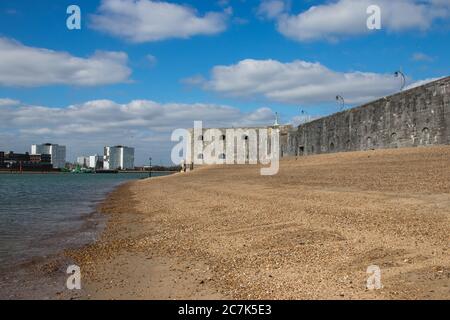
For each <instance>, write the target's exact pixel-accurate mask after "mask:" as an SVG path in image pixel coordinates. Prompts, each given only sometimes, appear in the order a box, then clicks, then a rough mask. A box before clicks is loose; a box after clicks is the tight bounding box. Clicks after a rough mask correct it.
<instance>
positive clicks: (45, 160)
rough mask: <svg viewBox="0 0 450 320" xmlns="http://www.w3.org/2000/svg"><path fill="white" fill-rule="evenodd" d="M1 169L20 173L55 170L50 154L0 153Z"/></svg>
mask: <svg viewBox="0 0 450 320" xmlns="http://www.w3.org/2000/svg"><path fill="white" fill-rule="evenodd" d="M0 168H4V169H5V168H6V169H9V170H18V171H19V170H20V171H22V170H23V171H50V170H52V169H53V166H52V164H51V163H50V155H49V154H42V155H40V154H39V155H38V154H34V155H30V154H29V153H28V152H26V153H14V152H12V151H10V152H9V153H4V152H3V151H1V152H0Z"/></svg>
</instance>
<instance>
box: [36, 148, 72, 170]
mask: <svg viewBox="0 0 450 320" xmlns="http://www.w3.org/2000/svg"><path fill="white" fill-rule="evenodd" d="M31 153H32V154H49V155H50V156H51V164H52V165H53V167H54V168H64V167H65V166H66V146H60V145H58V144H51V143H45V144H33V145H32V146H31Z"/></svg>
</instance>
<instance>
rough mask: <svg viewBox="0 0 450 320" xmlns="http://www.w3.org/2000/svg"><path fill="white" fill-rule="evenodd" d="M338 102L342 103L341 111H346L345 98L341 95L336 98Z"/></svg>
mask: <svg viewBox="0 0 450 320" xmlns="http://www.w3.org/2000/svg"><path fill="white" fill-rule="evenodd" d="M336 101H337V102H340V103H341V111H342V110H344V109H345V100H344V97H343V96H341V95H339V94H338V95H337V96H336Z"/></svg>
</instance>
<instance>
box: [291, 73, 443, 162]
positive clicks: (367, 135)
mask: <svg viewBox="0 0 450 320" xmlns="http://www.w3.org/2000/svg"><path fill="white" fill-rule="evenodd" d="M435 144H450V77H447V78H444V79H441V80H437V81H434V82H431V83H428V84H426V85H423V86H420V87H416V88H413V89H410V90H407V91H403V92H400V93H398V94H395V95H392V96H389V97H385V98H382V99H379V100H377V101H374V102H371V103H368V104H365V105H363V106H360V107H357V108H353V109H349V110H346V111H343V112H339V113H336V114H333V115H331V116H328V117H324V118H321V119H318V120H315V121H312V122H309V123H306V124H303V125H300V126H299V127H298V129H297V130H294V131H291V132H290V134H289V136H288V142H287V152H288V154H290V155H308V154H319V153H330V152H342V151H358V150H370V149H382V148H400V147H416V146H426V145H435Z"/></svg>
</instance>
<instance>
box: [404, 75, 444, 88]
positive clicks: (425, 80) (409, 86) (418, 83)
mask: <svg viewBox="0 0 450 320" xmlns="http://www.w3.org/2000/svg"><path fill="white" fill-rule="evenodd" d="M439 79H442V77H437V78H428V79H424V80H419V81H416V82H414V83H411V84H410V85H408V86H406V87H405V89H404V90H408V89H412V88H415V87H420V86H423V85H424V84H427V83H429V82H433V81H436V80H439Z"/></svg>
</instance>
